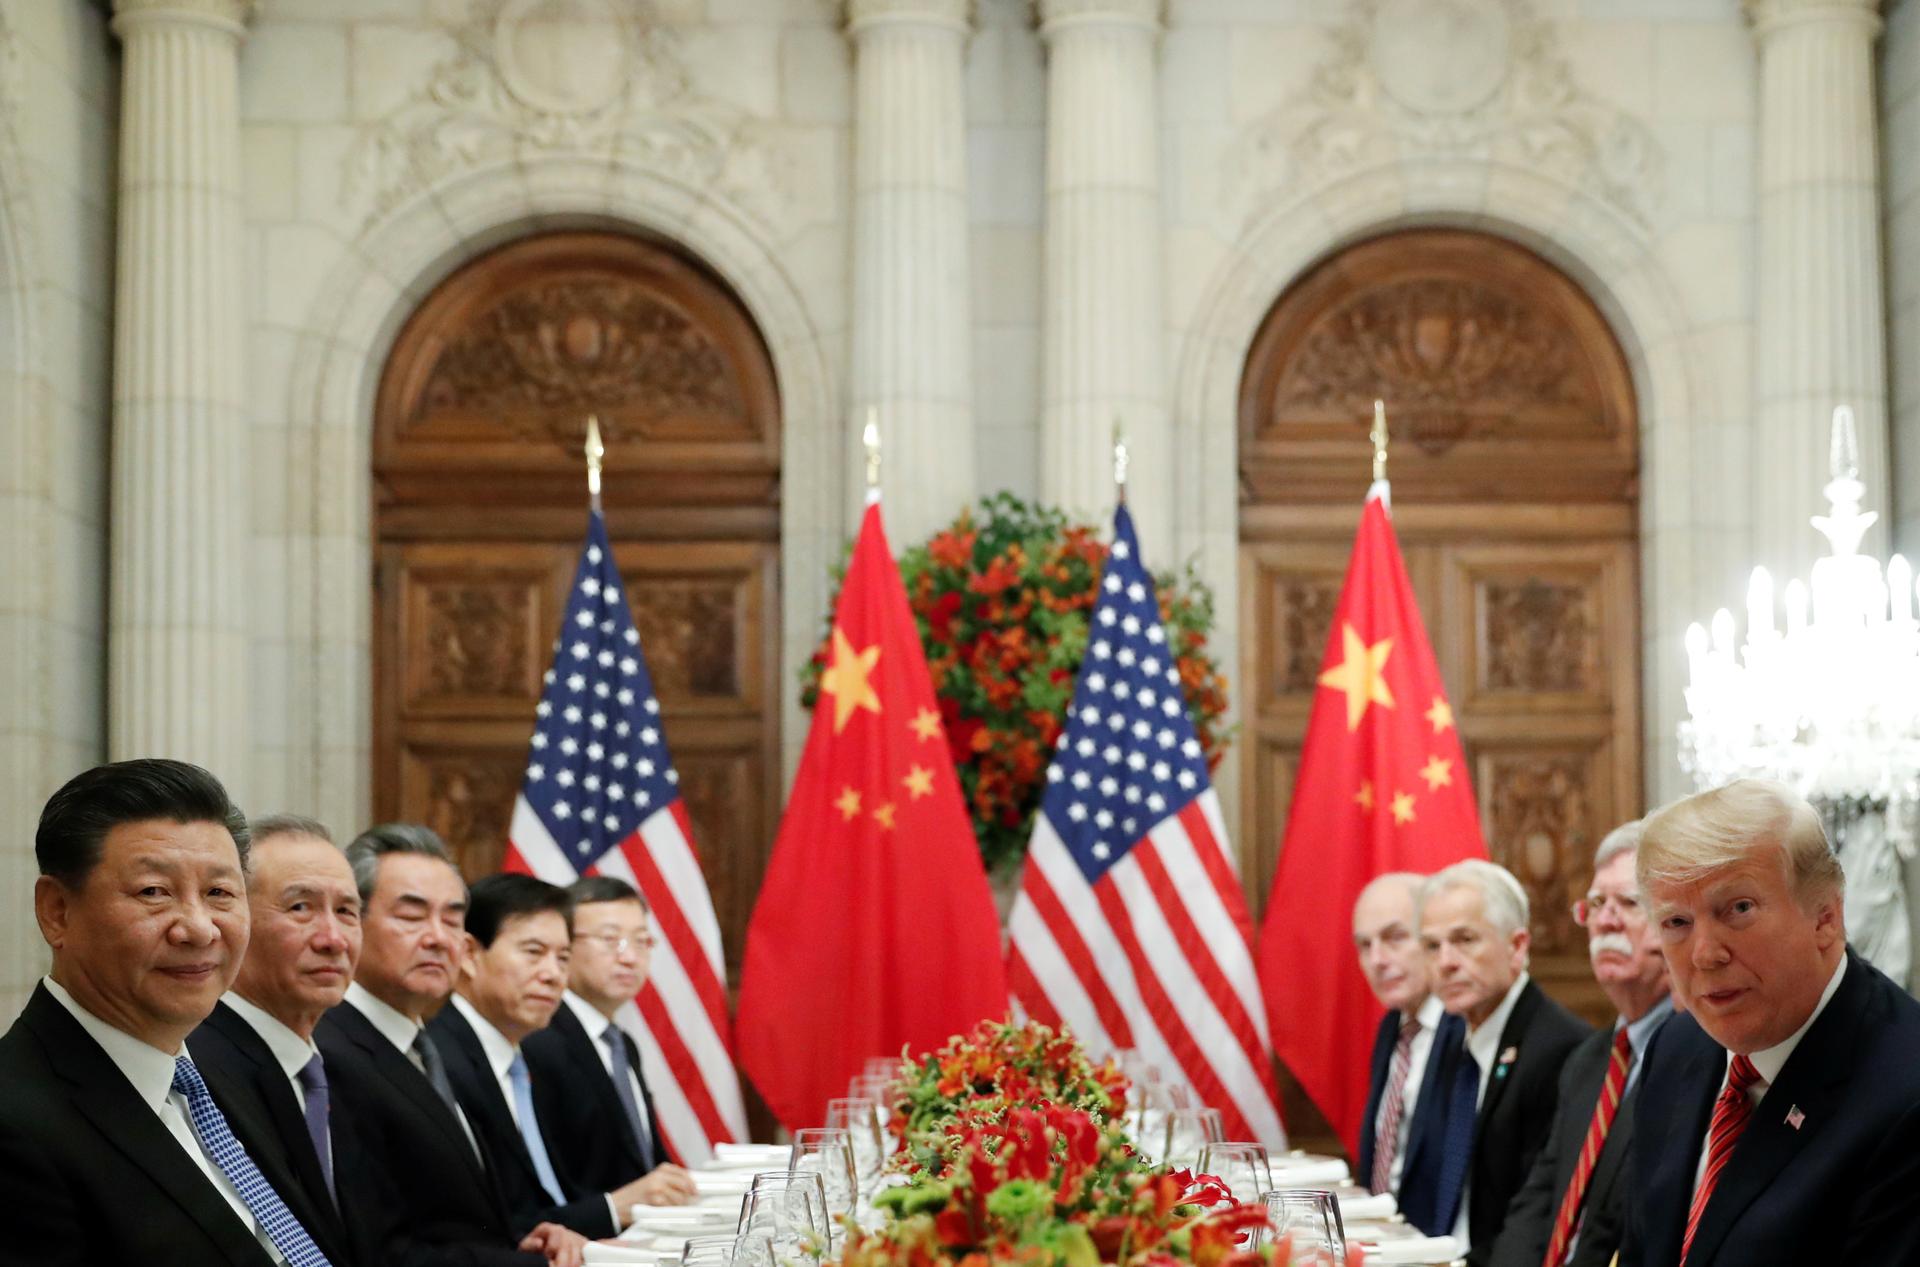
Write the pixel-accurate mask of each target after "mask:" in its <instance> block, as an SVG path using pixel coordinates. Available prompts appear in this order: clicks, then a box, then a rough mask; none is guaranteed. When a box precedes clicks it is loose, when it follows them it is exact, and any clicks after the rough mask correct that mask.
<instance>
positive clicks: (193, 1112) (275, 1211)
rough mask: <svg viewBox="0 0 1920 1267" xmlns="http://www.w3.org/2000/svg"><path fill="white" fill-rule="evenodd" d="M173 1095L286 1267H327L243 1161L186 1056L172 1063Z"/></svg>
mask: <svg viewBox="0 0 1920 1267" xmlns="http://www.w3.org/2000/svg"><path fill="white" fill-rule="evenodd" d="M173 1089H174V1090H175V1091H178V1092H179V1093H180V1094H181V1095H183V1096H185V1097H186V1100H187V1116H188V1117H189V1118H191V1119H192V1120H193V1133H194V1134H195V1135H197V1136H199V1138H200V1146H201V1147H202V1148H204V1149H205V1150H206V1151H207V1156H209V1157H211V1158H212V1159H213V1164H214V1165H216V1166H218V1167H219V1168H220V1173H221V1174H223V1175H225V1176H226V1177H227V1182H228V1183H231V1184H232V1185H233V1187H234V1191H236V1192H238V1193H239V1194H240V1201H241V1203H242V1204H243V1205H245V1206H246V1207H247V1209H248V1210H249V1211H251V1212H252V1214H253V1217H254V1218H255V1219H257V1220H259V1223H260V1226H261V1227H262V1228H264V1229H265V1230H266V1233H267V1239H268V1240H270V1241H272V1242H273V1247H274V1248H275V1249H277V1250H279V1251H280V1254H281V1256H282V1257H283V1258H285V1259H286V1260H287V1263H288V1267H331V1264H329V1263H328V1262H327V1256H326V1255H325V1254H322V1253H321V1252H320V1247H319V1246H318V1245H315V1244H314V1243H313V1238H312V1237H311V1236H308V1235H307V1229H306V1228H304V1227H301V1226H300V1220H299V1219H296V1218H294V1217H293V1211H291V1210H289V1209H287V1203H286V1202H284V1201H282V1200H281V1199H280V1194H279V1193H277V1192H275V1191H274V1190H273V1185H272V1184H270V1183H268V1182H267V1178H266V1176H265V1175H263V1174H261V1173H260V1168H259V1167H258V1166H255V1165H254V1164H253V1158H251V1157H249V1156H247V1150H246V1149H244V1148H242V1147H241V1146H240V1141H239V1140H237V1139H235V1138H234V1137H233V1131H232V1129H231V1128H229V1127H228V1126H227V1119H226V1117H225V1116H224V1115H222V1114H221V1112H220V1106H219V1105H217V1104H215V1103H214V1102H213V1093H212V1092H210V1091H208V1090H207V1084H206V1081H205V1080H204V1079H203V1078H201V1076H200V1071H199V1070H198V1069H195V1068H194V1067H193V1062H192V1061H191V1060H188V1059H187V1058H186V1057H185V1056H178V1057H175V1059H174V1062H173Z"/></svg>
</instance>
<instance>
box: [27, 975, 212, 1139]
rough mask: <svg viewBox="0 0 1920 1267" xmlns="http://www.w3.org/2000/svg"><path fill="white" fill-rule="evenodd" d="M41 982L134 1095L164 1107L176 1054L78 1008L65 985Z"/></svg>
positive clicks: (155, 1107)
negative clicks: (91, 1040)
mask: <svg viewBox="0 0 1920 1267" xmlns="http://www.w3.org/2000/svg"><path fill="white" fill-rule="evenodd" d="M40 984H41V985H43V986H45V987H46V990H47V993H48V994H51V995H52V996H53V999H54V1002H56V1003H58V1004H59V1005H60V1006H61V1007H64V1008H66V1009H67V1011H68V1012H69V1013H71V1014H72V1016H73V1019H74V1020H76V1021H78V1022H80V1028H81V1029H83V1030H85V1031H87V1036H88V1037H89V1038H91V1039H93V1041H94V1042H96V1043H98V1044H100V1047H101V1050H103V1051H105V1052H106V1053H107V1059H108V1060H111V1061H112V1062H113V1065H114V1068H116V1069H118V1070H119V1071H120V1073H121V1075H122V1076H123V1077H125V1078H126V1080H127V1081H128V1082H130V1083H132V1084H133V1090H134V1093H135V1094H136V1095H138V1096H139V1097H140V1098H141V1099H142V1100H145V1101H146V1102H147V1103H148V1104H149V1105H150V1106H151V1107H152V1108H153V1110H154V1112H156V1113H158V1112H159V1111H160V1110H161V1109H162V1108H164V1107H166V1103H167V1093H168V1092H170V1091H172V1090H173V1062H174V1058H175V1056H176V1055H177V1054H178V1053H174V1052H164V1051H161V1050H160V1049H159V1048H158V1047H155V1046H153V1045H151V1044H149V1043H146V1042H143V1041H141V1040H140V1039H138V1038H135V1037H134V1036H133V1035H132V1034H129V1033H127V1031H125V1030H123V1029H119V1028H117V1027H115V1026H112V1025H109V1024H107V1023H106V1022H105V1021H103V1020H101V1019H100V1018H99V1017H97V1016H95V1015H94V1014H93V1013H92V1012H89V1011H87V1009H85V1008H84V1007H81V1006H80V1004H79V1003H78V1002H77V1001H76V1000H75V999H74V997H73V996H72V995H71V994H68V993H67V990H66V987H65V986H63V985H61V984H60V983H59V982H58V981H55V980H54V979H53V978H52V977H42V978H40Z"/></svg>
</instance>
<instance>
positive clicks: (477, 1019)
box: [453, 994, 520, 1081]
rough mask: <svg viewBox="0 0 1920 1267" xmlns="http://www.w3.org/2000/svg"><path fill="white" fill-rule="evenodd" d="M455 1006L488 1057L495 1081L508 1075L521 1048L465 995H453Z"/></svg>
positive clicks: (488, 1066) (488, 1065)
mask: <svg viewBox="0 0 1920 1267" xmlns="http://www.w3.org/2000/svg"><path fill="white" fill-rule="evenodd" d="M453 1006H454V1007H456V1008H458V1009H460V1015H461V1017H462V1019H464V1020H465V1021H466V1022H467V1027H468V1028H469V1029H471V1030H472V1031H473V1036H474V1039H475V1040H476V1041H477V1042H479V1044H480V1054H481V1055H482V1056H483V1057H484V1058H485V1059H486V1065H487V1068H488V1069H489V1070H491V1071H492V1073H493V1077H494V1080H495V1081H499V1080H500V1079H502V1078H505V1077H506V1076H507V1070H508V1069H509V1068H511V1067H512V1065H513V1062H514V1061H515V1060H516V1059H517V1058H518V1057H519V1055H520V1049H519V1048H518V1047H515V1046H514V1045H513V1043H512V1042H510V1041H508V1039H507V1036H506V1035H505V1034H502V1033H501V1032H500V1031H499V1029H498V1028H497V1027H495V1025H494V1023H493V1022H492V1021H489V1020H488V1019H487V1018H486V1017H484V1016H482V1015H480V1009H479V1008H476V1007H475V1006H474V1005H473V1004H471V1003H469V1002H468V1001H467V1000H466V998H465V997H464V996H463V995H459V994H456V995H454V996H453Z"/></svg>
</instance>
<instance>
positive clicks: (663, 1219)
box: [631, 1205, 714, 1232]
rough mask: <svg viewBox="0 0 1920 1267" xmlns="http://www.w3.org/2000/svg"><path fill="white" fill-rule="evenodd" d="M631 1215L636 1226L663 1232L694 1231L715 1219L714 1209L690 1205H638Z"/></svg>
mask: <svg viewBox="0 0 1920 1267" xmlns="http://www.w3.org/2000/svg"><path fill="white" fill-rule="evenodd" d="M631 1215H632V1223H633V1226H634V1227H643V1228H647V1229H649V1230H651V1231H661V1232H668V1231H672V1232H687V1231H692V1230H693V1229H695V1228H699V1227H705V1226H706V1225H707V1224H709V1223H711V1222H713V1220H714V1212H713V1211H712V1210H703V1209H701V1208H700V1207H699V1206H690V1205H636V1206H634V1207H633V1209H632V1211H631Z"/></svg>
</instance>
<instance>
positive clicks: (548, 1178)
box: [507, 1050, 567, 1205]
mask: <svg viewBox="0 0 1920 1267" xmlns="http://www.w3.org/2000/svg"><path fill="white" fill-rule="evenodd" d="M507 1081H509V1082H511V1083H512V1084H513V1109H514V1113H515V1115H516V1116H518V1117H519V1119H520V1138H521V1139H523V1140H525V1141H526V1144H527V1152H528V1154H529V1155H531V1156H532V1158H533V1173H534V1174H536V1175H538V1176H540V1186H541V1187H543V1188H545V1189H546V1190H547V1195H548V1196H549V1197H551V1198H553V1203H554V1204H555V1205H565V1204H566V1200H567V1199H566V1197H564V1196H562V1195H561V1194H560V1180H559V1178H558V1177H556V1176H555V1175H554V1173H553V1162H552V1160H551V1159H550V1158H548V1156H547V1141H546V1140H544V1139H542V1138H541V1137H540V1119H539V1118H537V1117H535V1116H534V1115H533V1080H532V1079H531V1078H530V1077H528V1076H527V1058H526V1057H525V1056H523V1055H521V1054H520V1053H519V1051H518V1050H516V1051H515V1052H514V1053H513V1063H512V1064H510V1065H508V1066H507Z"/></svg>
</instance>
